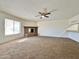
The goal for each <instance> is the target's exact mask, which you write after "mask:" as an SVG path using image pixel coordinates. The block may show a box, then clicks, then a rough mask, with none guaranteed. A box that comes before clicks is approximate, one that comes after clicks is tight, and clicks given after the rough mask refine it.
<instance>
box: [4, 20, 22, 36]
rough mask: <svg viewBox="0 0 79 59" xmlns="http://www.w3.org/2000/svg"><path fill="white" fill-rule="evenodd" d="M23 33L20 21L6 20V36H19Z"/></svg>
mask: <svg viewBox="0 0 79 59" xmlns="http://www.w3.org/2000/svg"><path fill="white" fill-rule="evenodd" d="M20 32H21V23H20V22H18V21H14V20H10V19H5V35H12V34H18V33H20Z"/></svg>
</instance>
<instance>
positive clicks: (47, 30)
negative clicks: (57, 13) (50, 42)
mask: <svg viewBox="0 0 79 59" xmlns="http://www.w3.org/2000/svg"><path fill="white" fill-rule="evenodd" d="M67 24H68V21H67V20H56V21H55V20H53V21H42V22H38V33H39V36H56V37H66V32H65V28H66V27H67Z"/></svg>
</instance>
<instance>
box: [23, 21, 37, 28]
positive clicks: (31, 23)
mask: <svg viewBox="0 0 79 59" xmlns="http://www.w3.org/2000/svg"><path fill="white" fill-rule="evenodd" d="M23 24H24V26H31V27H32V26H33V27H37V26H38V25H37V22H35V21H24V22H23Z"/></svg>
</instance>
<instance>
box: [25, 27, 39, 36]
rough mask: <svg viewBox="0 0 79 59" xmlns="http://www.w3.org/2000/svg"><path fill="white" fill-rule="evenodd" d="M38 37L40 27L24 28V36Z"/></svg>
mask: <svg viewBox="0 0 79 59" xmlns="http://www.w3.org/2000/svg"><path fill="white" fill-rule="evenodd" d="M37 35H38V27H31V26H30V27H28V26H24V36H25V37H31V36H37Z"/></svg>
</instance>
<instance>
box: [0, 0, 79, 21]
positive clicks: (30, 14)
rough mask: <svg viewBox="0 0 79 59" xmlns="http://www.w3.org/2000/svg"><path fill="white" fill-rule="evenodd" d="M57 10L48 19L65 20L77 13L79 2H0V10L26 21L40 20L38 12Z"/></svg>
mask: <svg viewBox="0 0 79 59" xmlns="http://www.w3.org/2000/svg"><path fill="white" fill-rule="evenodd" d="M43 8H48V10H52V9H57V11H56V12H54V13H52V15H51V17H50V18H49V19H52V20H64V19H65V20H66V19H68V18H71V17H72V16H75V15H77V14H78V13H79V0H0V9H1V10H3V11H5V12H8V13H10V14H13V15H15V16H18V17H21V18H23V19H27V20H36V21H38V20H41V19H40V18H39V17H35V16H36V15H38V11H41V10H42V9H43Z"/></svg>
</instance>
